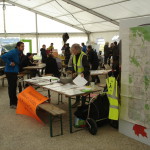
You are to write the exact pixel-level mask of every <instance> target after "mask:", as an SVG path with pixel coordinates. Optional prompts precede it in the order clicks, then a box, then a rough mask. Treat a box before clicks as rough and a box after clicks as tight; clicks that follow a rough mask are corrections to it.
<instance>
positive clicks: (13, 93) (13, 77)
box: [6, 72, 18, 106]
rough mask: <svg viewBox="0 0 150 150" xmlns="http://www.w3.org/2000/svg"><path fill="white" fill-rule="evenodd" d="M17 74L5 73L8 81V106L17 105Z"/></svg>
mask: <svg viewBox="0 0 150 150" xmlns="http://www.w3.org/2000/svg"><path fill="white" fill-rule="evenodd" d="M17 75H18V74H17V73H11V72H7V73H6V77H7V81H8V94H9V99H10V106H11V105H17V100H18V99H17Z"/></svg>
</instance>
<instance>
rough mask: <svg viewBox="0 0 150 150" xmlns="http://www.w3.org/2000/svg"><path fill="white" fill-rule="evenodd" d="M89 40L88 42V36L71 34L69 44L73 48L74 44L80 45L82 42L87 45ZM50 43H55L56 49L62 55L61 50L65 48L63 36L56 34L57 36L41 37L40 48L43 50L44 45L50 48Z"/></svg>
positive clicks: (47, 35)
mask: <svg viewBox="0 0 150 150" xmlns="http://www.w3.org/2000/svg"><path fill="white" fill-rule="evenodd" d="M68 34H69V33H68ZM87 40H88V38H87V35H86V34H84V33H83V34H82V33H77V34H73V33H71V34H69V40H68V41H67V43H69V44H70V46H71V45H72V44H74V43H78V44H81V43H82V42H84V43H86V42H87ZM50 43H54V48H55V49H57V50H58V52H59V53H61V48H62V46H63V40H62V34H57V33H56V34H46V35H44V34H43V35H41V34H40V35H39V48H41V47H42V45H43V44H46V47H48V46H50ZM38 52H39V51H38Z"/></svg>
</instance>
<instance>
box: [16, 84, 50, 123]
mask: <svg viewBox="0 0 150 150" xmlns="http://www.w3.org/2000/svg"><path fill="white" fill-rule="evenodd" d="M46 100H48V98H47V97H45V96H43V95H42V94H40V93H39V92H37V91H36V90H35V89H34V88H33V87H32V86H29V87H28V88H26V89H25V90H24V91H22V92H21V93H19V94H18V104H17V110H16V113H17V114H22V115H27V116H30V117H32V118H34V119H36V120H37V121H39V122H40V123H42V121H41V120H40V118H39V117H38V116H37V114H36V108H37V106H38V105H39V104H41V103H43V102H44V101H46Z"/></svg>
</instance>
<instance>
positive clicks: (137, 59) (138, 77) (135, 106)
mask: <svg viewBox="0 0 150 150" xmlns="http://www.w3.org/2000/svg"><path fill="white" fill-rule="evenodd" d="M125 44H129V48H128V49H123V50H124V51H125V52H123V53H124V55H122V66H123V67H122V73H121V74H122V77H121V113H120V119H123V120H126V121H129V122H132V123H135V124H138V125H141V126H144V127H146V128H150V26H149V25H147V26H138V27H133V28H130V29H129V43H125Z"/></svg>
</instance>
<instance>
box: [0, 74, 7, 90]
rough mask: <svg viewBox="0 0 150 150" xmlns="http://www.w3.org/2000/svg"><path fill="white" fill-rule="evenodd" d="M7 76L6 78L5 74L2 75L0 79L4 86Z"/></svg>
mask: <svg viewBox="0 0 150 150" xmlns="http://www.w3.org/2000/svg"><path fill="white" fill-rule="evenodd" d="M5 78H6V75H5V74H4V75H1V76H0V80H2V86H3V87H4V80H5Z"/></svg>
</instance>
